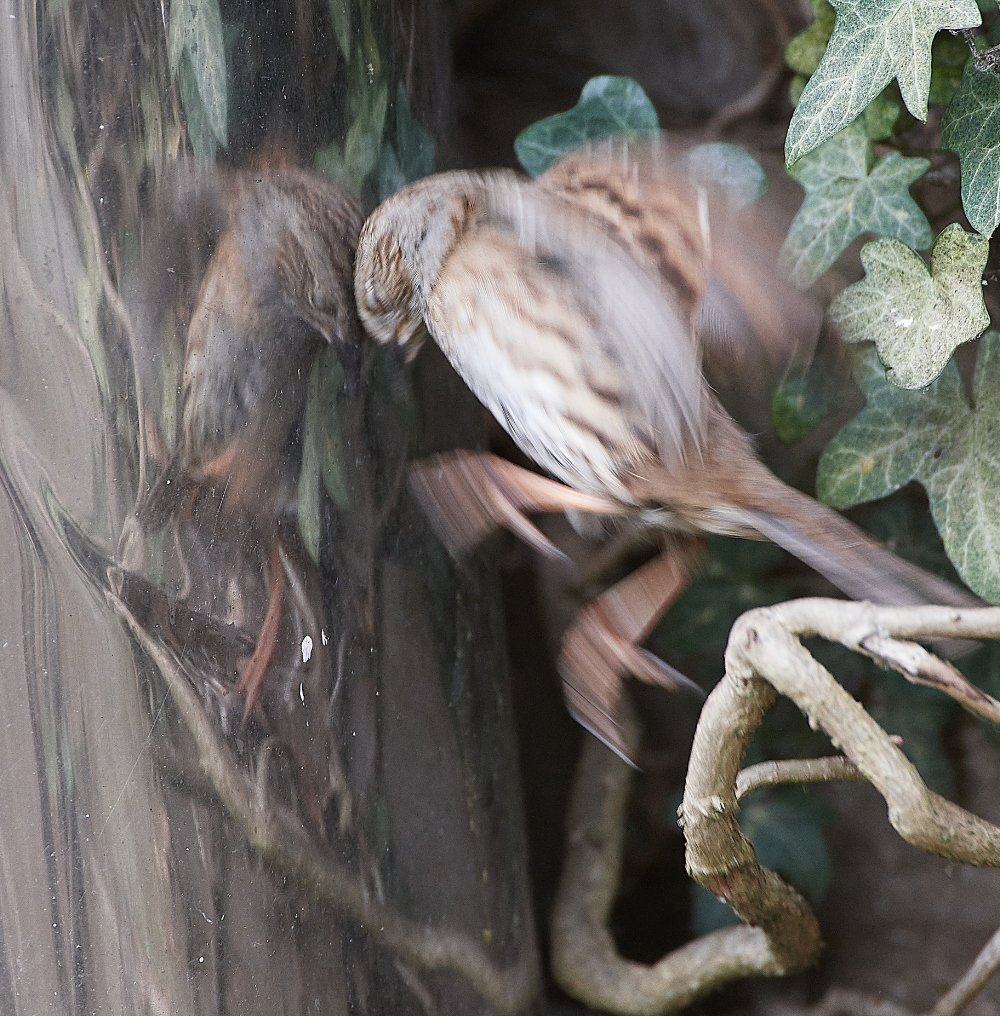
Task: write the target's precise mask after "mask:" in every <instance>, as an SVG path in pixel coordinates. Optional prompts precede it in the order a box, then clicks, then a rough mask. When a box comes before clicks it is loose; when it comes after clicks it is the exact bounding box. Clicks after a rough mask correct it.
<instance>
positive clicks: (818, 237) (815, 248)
mask: <svg viewBox="0 0 1000 1016" xmlns="http://www.w3.org/2000/svg"><path fill="white" fill-rule="evenodd" d="M929 167H930V163H929V162H928V161H927V160H926V159H906V158H904V157H903V156H902V155H900V154H899V153H898V152H890V153H889V154H888V155H886V156H883V157H882V158H881V159H879V160H878V162H876V161H875V153H874V152H873V151H872V146H871V141H869V139H868V134H867V132H866V131H865V129H864V126H863V125H862V123H861V122H860V121H855V122H854V123H852V124H851V125H850V126H849V127H846V128H845V129H844V130H842V131H841V132H840V133H839V134H837V135H835V136H834V137H832V138H830V140H829V141H826V142H824V143H823V144H822V145H820V147H819V148H817V149H816V150H815V151H814V152H810V153H809V155H807V156H805V158H803V159H801V160H800V161H799V162H797V163H796V164H795V165H794V166H792V167H791V169H789V170H788V173H789V175H790V176H792V177H793V178H794V179H796V180H798V182H799V183H800V184H802V186H803V187H804V188H805V191H806V198H805V201H804V202H803V203H802V207H801V208H800V209H799V211H798V214H797V215H796V216H795V219H794V220H793V222H792V225H791V228H790V229H789V230H788V236H787V238H786V239H785V243H784V245H783V246H782V248H781V255H780V260H779V264H780V266H781V267H782V269H783V270H784V271H785V272H786V273H787V274H788V276H789V278H790V279H791V280H792V282H794V283H795V285H797V286H801V287H802V288H806V287H808V286H811V285H812V284H813V283H814V282H815V281H816V280H817V279H818V278H819V277H820V276H821V275H822V274H823V272H825V271H826V270H827V269H828V268H829V267H830V265H832V264H833V263H834V261H836V260H837V258H838V257H840V255H841V253H842V252H843V250H844V248H845V247H846V246H847V245H848V244H849V243H850V242H851V241H852V240H853V239H854V238H855V237H857V236H860V235H861V234H862V233H878V234H879V235H880V236H892V237H895V238H896V239H897V240H902V241H903V243H905V244H908V245H909V246H910V247H915V248H917V249H924V248H927V247H929V246H930V244H931V240H932V239H933V237H934V235H933V233H932V232H931V227H930V224H929V223H928V222H927V218H926V216H925V215H924V213H923V212H922V211H921V210H920V208H919V206H918V205H917V203H916V202H915V201H914V200H913V198H911V197H910V192H909V190H908V189H907V188H908V187H909V186H910V184H911V183H913V181H914V180H916V179H917V177H919V176H922V175H923V174H924V173H925V172H927V169H928V168H929Z"/></svg>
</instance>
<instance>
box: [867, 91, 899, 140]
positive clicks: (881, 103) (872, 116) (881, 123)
mask: <svg viewBox="0 0 1000 1016" xmlns="http://www.w3.org/2000/svg"><path fill="white" fill-rule="evenodd" d="M898 119H899V106H898V105H897V104H896V103H895V102H893V101H892V100H891V99H887V98H886V97H885V95H884V94H883V95H879V96H876V97H875V98H874V99H872V101H871V102H870V103H869V104H868V105H867V106H865V111H864V113H862V114H861V124H862V126H863V127H864V129H865V133H866V134H867V135H868V137H869V138H871V140H872V141H883V140H884V139H885V138H890V137H892V132H893V131H894V130H895V129H896V121H897V120H898Z"/></svg>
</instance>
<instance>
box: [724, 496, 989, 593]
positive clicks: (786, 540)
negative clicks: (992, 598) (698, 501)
mask: <svg viewBox="0 0 1000 1016" xmlns="http://www.w3.org/2000/svg"><path fill="white" fill-rule="evenodd" d="M784 493H785V497H784V499H783V504H782V507H781V510H780V512H779V511H775V510H773V509H767V510H760V509H738V511H739V512H740V514H742V515H743V516H744V518H745V521H746V524H747V525H749V526H750V527H751V528H753V529H755V530H756V531H757V532H758V533H760V535H761V536H764V537H766V538H767V539H768V540H770V541H771V542H772V543H776V544H777V545H778V546H779V547H782V548H784V549H785V550H787V551H788V552H789V553H790V554H794V555H795V557H797V558H798V559H799V560H800V561H802V562H803V563H805V564H807V565H809V567H810V568H813V569H815V570H816V571H817V572H819V573H820V575H822V576H823V577H824V578H826V579H828V580H829V581H830V582H831V583H832V584H833V585H835V586H836V587H837V588H838V589H839V590H841V591H842V592H844V593H846V594H847V595H848V596H850V597H851V598H852V599H856V600H870V601H871V602H872V603H878V604H882V605H884V606H895V607H907V606H918V605H920V604H928V603H935V604H943V605H946V606H950V607H981V606H983V601H982V600H981V599H979V597H978V596H976V595H975V594H974V593H971V592H969V590H967V589H962V588H959V587H958V586H956V585H955V584H954V583H952V582H949V581H948V580H947V579H943V578H941V577H940V576H938V575H933V574H931V573H930V572H928V571H926V570H924V569H923V568H920V567H919V566H917V565H915V564H911V563H910V562H909V561H904V560H903V559H902V558H901V557H898V556H897V555H896V554H894V553H892V551H890V550H886V549H885V547H882V546H880V545H879V544H878V543H876V542H875V540H873V539H872V538H871V537H870V536H868V535H867V534H866V533H864V532H862V530H860V529H859V528H858V527H857V526H856V525H854V524H853V523H852V522H849V521H848V520H847V519H845V518H844V517H843V516H842V515H840V514H839V513H837V512H836V511H834V510H833V509H832V508H828V507H827V506H826V505H822V504H820V503H819V502H818V501H815V500H814V499H813V498H811V497H809V496H808V495H806V494H802V493H801V492H799V491H797V490H794V489H793V488H791V487H788V488H786V490H785V492H784Z"/></svg>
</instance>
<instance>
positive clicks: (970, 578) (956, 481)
mask: <svg viewBox="0 0 1000 1016" xmlns="http://www.w3.org/2000/svg"><path fill="white" fill-rule="evenodd" d="M854 375H855V379H856V380H857V382H858V384H859V386H860V387H861V389H862V391H863V392H864V394H865V398H866V400H867V404H866V406H865V408H864V409H863V410H862V411H861V412H860V413H859V414H858V415H857V416H856V417H855V418H854V419H853V420H852V421H851V422H850V423H848V424H847V425H846V426H845V427H843V428H842V429H841V431H840V433H839V434H837V436H836V437H835V438H834V439H833V441H831V442H830V444H829V445H827V447H826V450H825V451H824V452H823V456H822V458H821V459H820V463H819V474H818V476H817V490H818V494H819V497H820V499H821V500H823V501H825V502H826V503H827V504H830V505H833V506H834V507H837V508H848V507H851V506H852V505H855V504H859V503H860V502H863V501H870V500H873V499H875V498H880V497H884V496H885V495H886V494H890V493H892V492H893V491H894V490H897V489H899V488H900V487H902V486H903V485H904V484H907V483H909V482H910V481H911V480H916V481H918V482H919V483H920V484H921V485H922V486H923V487H924V489H925V490H926V491H927V496H928V498H929V500H930V507H931V514H932V516H933V518H934V523H935V525H936V526H937V528H938V532H939V533H940V534H941V539H942V541H943V542H944V548H945V551H946V552H947V554H948V557H949V558H950V559H951V561H952V563H953V564H954V565H955V567H956V569H957V570H958V573H959V574H960V575H961V576H962V579H963V580H964V581H965V582H966V583H967V584H968V585H969V586H970V588H972V589H973V590H974V591H975V592H976V593H978V594H979V595H980V596H982V597H983V598H984V599H986V600H989V601H991V602H993V603H997V602H1000V497H998V491H1000V440H998V438H1000V335H998V334H997V333H996V332H992V331H991V332H988V333H987V334H986V335H984V336H983V338H982V340H981V342H980V344H979V355H978V357H977V360H976V369H975V375H974V380H973V390H972V404H971V405H970V402H969V399H968V398H967V396H966V394H965V388H964V386H963V384H962V379H961V377H960V375H959V372H958V368H957V367H956V366H955V363H954V361H951V362H950V363H948V365H947V366H946V367H945V369H944V370H943V371H942V372H941V374H940V375H939V376H938V378H937V379H936V380H935V381H934V382H933V384H931V385H930V386H929V387H928V388H925V389H923V390H922V391H916V392H913V391H904V390H902V389H900V388H897V387H896V386H895V385H893V384H890V383H889V381H888V380H887V379H886V376H885V371H884V369H883V368H882V366H881V364H879V362H878V359H877V358H876V356H875V353H874V351H873V350H871V349H870V348H868V349H865V350H862V351H860V352H859V353H858V355H857V356H856V358H855V372H854Z"/></svg>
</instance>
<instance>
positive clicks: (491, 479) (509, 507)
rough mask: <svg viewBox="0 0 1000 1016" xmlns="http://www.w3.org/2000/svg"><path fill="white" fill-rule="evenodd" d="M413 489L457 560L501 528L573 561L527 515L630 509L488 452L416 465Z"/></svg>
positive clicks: (540, 549) (442, 457)
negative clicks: (540, 474) (582, 491)
mask: <svg viewBox="0 0 1000 1016" xmlns="http://www.w3.org/2000/svg"><path fill="white" fill-rule="evenodd" d="M410 485H411V487H412V488H413V491H414V493H415V494H416V496H417V499H418V500H419V501H420V503H421V505H422V506H423V508H424V511H425V512H427V515H428V517H429V518H430V520H431V522H432V524H433V525H434V529H435V531H436V532H437V534H438V536H440V538H441V540H442V542H443V543H444V544H445V546H446V547H447V548H448V551H449V553H451V554H452V555H453V556H456V557H457V556H458V555H459V554H461V553H462V552H463V551H465V550H468V549H469V548H470V547H473V546H475V545H476V544H477V543H480V542H481V541H482V540H484V539H485V538H486V537H487V536H489V535H491V534H492V533H494V532H496V531H497V530H498V529H509V530H510V531H511V532H512V533H514V534H515V535H516V536H518V537H520V538H521V539H522V540H524V542H525V543H527V544H528V546H530V547H532V548H533V549H534V550H537V551H538V552H539V553H541V554H544V555H546V556H547V557H553V558H556V559H557V560H561V561H567V560H568V558H567V557H566V555H565V554H564V553H563V552H562V551H561V550H559V548H558V547H556V546H555V544H553V543H552V542H551V541H550V540H549V539H548V538H547V537H546V536H545V535H544V534H543V533H542V532H541V531H540V530H539V529H538V528H537V526H535V525H534V524H533V523H532V522H530V521H529V520H528V518H527V517H526V515H525V513H526V512H535V511H541V512H552V511H566V510H573V511H579V512H596V513H599V514H602V515H615V514H620V513H621V512H622V511H623V510H624V509H623V506H622V505H620V504H619V503H618V502H616V501H612V500H611V499H610V498H604V497H597V496H595V495H593V494H584V493H581V492H580V491H578V490H574V489H573V488H572V487H567V486H565V485H564V484H561V483H556V482H555V481H554V480H549V479H546V478H545V477H544V476H539V475H538V474H537V473H532V472H531V471H530V470H527V469H522V468H521V467H520V466H516V465H514V463H513V462H508V461H507V460H506V459H502V458H500V457H499V456H497V455H490V454H486V453H482V452H468V451H459V452H449V453H447V454H444V455H434V456H431V457H430V458H427V459H423V460H422V461H420V462H417V463H414V465H412V466H411V467H410Z"/></svg>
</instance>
